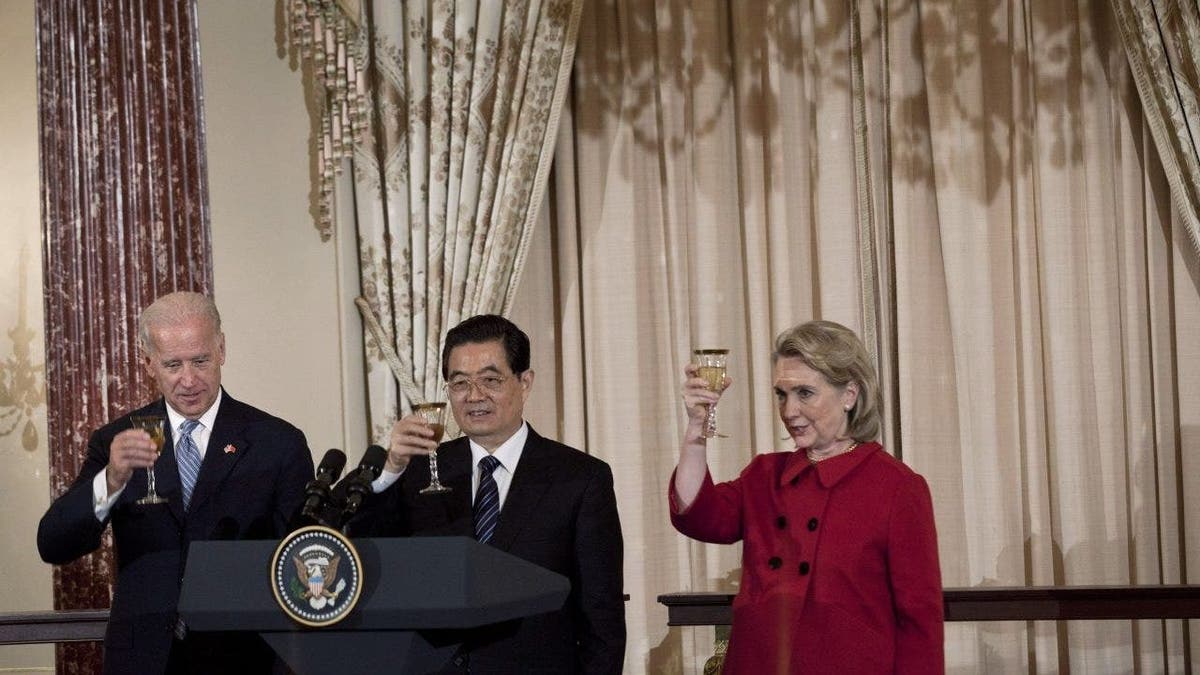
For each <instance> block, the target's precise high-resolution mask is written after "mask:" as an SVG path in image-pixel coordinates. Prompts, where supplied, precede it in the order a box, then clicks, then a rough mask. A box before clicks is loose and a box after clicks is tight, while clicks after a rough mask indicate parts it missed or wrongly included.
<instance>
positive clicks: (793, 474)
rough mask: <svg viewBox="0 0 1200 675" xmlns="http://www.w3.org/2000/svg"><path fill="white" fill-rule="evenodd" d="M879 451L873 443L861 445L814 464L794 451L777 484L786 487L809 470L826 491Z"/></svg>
mask: <svg viewBox="0 0 1200 675" xmlns="http://www.w3.org/2000/svg"><path fill="white" fill-rule="evenodd" d="M881 449H883V446H881V445H879V444H878V443H876V442H874V441H871V442H869V443H861V444H859V446H858V447H857V448H854V449H853V450H851V451H850V452H847V453H844V454H841V455H837V456H834V457H830V458H829V459H823V460H821V461H819V462H817V463H816V464H813V463H812V462H809V461H808V456H807V455H806V454H804V452H803V451H802V450H794V451H792V456H791V457H788V459H787V464H786V465H785V466H784V469H783V473H782V474H780V476H779V483H780V485H786V484H787V483H790V482H791V481H792V480H794V479H796V478H798V477H799V476H801V475H802V474H804V472H805V471H808V470H809V469H811V470H813V471H816V472H817V479H818V480H820V481H821V486H822V487H824V488H825V489H827V490H828V489H830V488H832V487H833V486H835V485H837V484H838V483H839V482H841V480H842V479H843V478H845V477H846V476H848V475H850V474H851V473H853V472H854V470H855V469H856V468H858V466H859V465H860V464H862V463H863V462H865V461H866V460H867V458H868V457H870V456H871V455H873V454H875V452H876V451H878V450H881Z"/></svg>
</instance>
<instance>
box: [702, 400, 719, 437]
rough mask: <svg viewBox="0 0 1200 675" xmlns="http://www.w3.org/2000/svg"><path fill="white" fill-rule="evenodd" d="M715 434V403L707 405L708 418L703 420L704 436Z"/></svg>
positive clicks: (713, 435)
mask: <svg viewBox="0 0 1200 675" xmlns="http://www.w3.org/2000/svg"><path fill="white" fill-rule="evenodd" d="M716 435H717V404H716V403H713V404H712V405H710V406H708V419H706V420H705V421H704V437H705V438H713V437H715V436H716Z"/></svg>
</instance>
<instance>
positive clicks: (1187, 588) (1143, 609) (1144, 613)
mask: <svg viewBox="0 0 1200 675" xmlns="http://www.w3.org/2000/svg"><path fill="white" fill-rule="evenodd" d="M942 597H943V598H944V603H945V607H946V620H947V621H1067V620H1080V619H1101V620H1103V619H1196V618H1200V586H1191V585H1173V586H1033V587H983V588H947V589H945V590H944V591H943V593H942ZM658 601H659V602H660V603H662V604H664V605H666V607H667V624H668V625H671V626H721V625H728V624H729V622H730V619H731V618H732V610H731V609H730V603H731V602H732V601H733V595H732V594H729V593H667V594H664V595H660V596H658Z"/></svg>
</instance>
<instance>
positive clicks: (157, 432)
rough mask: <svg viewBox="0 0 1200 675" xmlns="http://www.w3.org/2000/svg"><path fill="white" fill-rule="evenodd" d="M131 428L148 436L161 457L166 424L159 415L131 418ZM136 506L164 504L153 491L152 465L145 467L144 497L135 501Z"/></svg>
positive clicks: (162, 498)
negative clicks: (139, 430)
mask: <svg viewBox="0 0 1200 675" xmlns="http://www.w3.org/2000/svg"><path fill="white" fill-rule="evenodd" d="M130 420H131V421H132V422H133V428H135V429H141V430H142V431H144V432H146V433H148V434H150V440H152V441H154V446H155V448H154V452H155V453H156V454H159V455H161V454H162V451H163V445H164V444H165V443H166V440H167V436H166V431H165V427H166V423H167V420H166V419H165V418H163V417H162V416H160V415H137V416H134V417H131V418H130ZM137 503H138V504H166V503H167V500H166V499H165V498H164V497H160V496H158V492H156V491H155V489H154V465H153V464H151V465H150V466H148V467H146V496H145V497H142V498H141V499H139V500H137Z"/></svg>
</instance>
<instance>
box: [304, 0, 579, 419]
mask: <svg viewBox="0 0 1200 675" xmlns="http://www.w3.org/2000/svg"><path fill="white" fill-rule="evenodd" d="M580 8H581V2H580V0H516V1H513V2H503V3H501V2H482V3H480V2H475V1H468V0H433V1H431V2H405V3H393V2H376V3H364V4H363V5H361V6H358V5H357V3H353V2H342V3H333V2H329V1H328V0H326V1H321V0H312V2H307V3H304V4H300V3H298V4H296V5H294V10H295V11H294V13H293V25H294V26H296V27H297V28H295V29H294V31H293V32H294V34H296V35H298V36H300V37H301V39H303V36H305V35H309V34H311V36H312V37H310V38H308V40H307V42H308V44H310V45H312V47H311V49H310V52H311V53H313V55H314V57H313V63H314V72H318V71H319V72H322V73H324V75H323V78H324V79H323V82H324V86H323V87H322V89H321V91H322V93H323V94H324V98H323V110H324V111H325V113H324V114H325V119H326V122H324V123H323V124H322V130H323V134H324V136H323V140H322V141H320V147H321V148H322V154H321V155H320V158H319V159H320V161H321V168H320V170H321V172H322V173H321V176H322V180H323V181H325V183H324V184H325V185H329V184H330V183H331V182H332V183H335V184H336V188H326V189H325V190H326V196H327V197H328V196H332V197H334V198H335V203H336V204H340V205H341V206H340V211H338V212H336V213H334V211H333V207H332V206H329V207H328V209H327V213H331V214H333V215H334V220H335V221H336V226H337V227H344V228H356V229H357V233H358V238H359V246H360V249H359V264H360V266H361V273H362V298H360V300H359V307H360V309H361V310H362V312H363V314H364V318H365V320H366V322H367V326H368V328H369V329H370V332H369V333H368V336H367V338H366V352H367V361H368V364H367V366H368V372H367V386H368V391H369V393H368V399H369V406H370V411H369V415H370V417H369V419H370V423H371V436H372V438H373V439H375V440H377V441H379V440H382V439H386V437H387V430H388V429H389V428H390V425H391V422H392V420H393V419H394V418H395V416H396V414H397V413H398V412H399V410H400V407H401V401H402V400H407V401H409V402H413V401H421V400H427V399H428V400H433V399H437V398H440V397H441V391H440V372H439V370H440V347H441V342H442V338H443V336H444V334H445V331H446V330H447V329H449V328H450V327H451V326H453V325H454V324H456V323H458V322H459V321H460V320H461V319H463V318H466V317H469V316H472V315H475V314H482V313H507V312H508V310H509V306H510V305H511V302H512V296H513V293H514V292H515V289H516V287H517V282H518V280H519V279H520V276H521V270H522V268H523V266H524V262H525V256H526V251H527V248H528V243H529V238H530V234H531V232H532V231H533V227H534V224H535V223H536V215H537V212H538V210H539V208H540V204H541V201H542V199H543V197H544V194H545V184H546V180H547V176H548V175H549V168H550V156H551V153H552V151H553V141H552V139H553V136H552V132H553V130H554V128H555V127H556V125H557V119H558V110H559V109H560V108H561V107H562V101H563V97H564V94H565V91H566V86H567V78H568V76H569V73H570V68H571V61H572V58H573V53H574V46H575V33H576V29H577V26H578V21H579V12H580ZM368 10H369V12H368ZM344 12H345V13H344ZM322 35H323V36H325V39H324V40H322V39H321V36H322ZM330 45H332V47H331V46H330ZM318 52H320V53H322V56H321V58H320V59H319V60H320V63H322V64H325V68H324V70H320V69H319V68H318V67H317V66H318V65H319V64H318V63H317V61H318V59H317V58H316V53H318ZM330 64H332V65H330ZM355 64H361V65H362V67H363V71H364V72H363V73H361V74H356V73H354V72H353V70H354V67H355ZM342 65H344V66H345V70H346V72H345V73H344V74H341V73H342V71H341V67H342ZM360 85H361V86H360ZM359 89H361V90H362V91H361V96H360V93H359ZM359 102H362V103H364V104H365V106H366V110H365V113H362V114H360V113H359V112H356V110H357V108H356V106H357V105H358V103H359ZM338 120H341V122H338ZM360 124H362V125H363V131H362V132H361V133H358V132H357V131H355V130H356V129H357V128H358V126H359V125H360ZM347 129H349V130H350V132H349V133H351V134H355V136H354V137H353V142H352V143H351V142H349V141H348V140H346V139H343V140H342V141H341V142H339V141H338V139H337V134H339V133H342V134H345V133H347V132H346V130H347ZM341 155H352V160H351V161H352V166H353V169H352V171H351V172H349V173H348V174H347V176H346V177H344V178H342V179H340V180H339V179H336V178H335V174H336V169H337V168H338V167H339V166H340V164H339V162H340V156H341Z"/></svg>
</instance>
